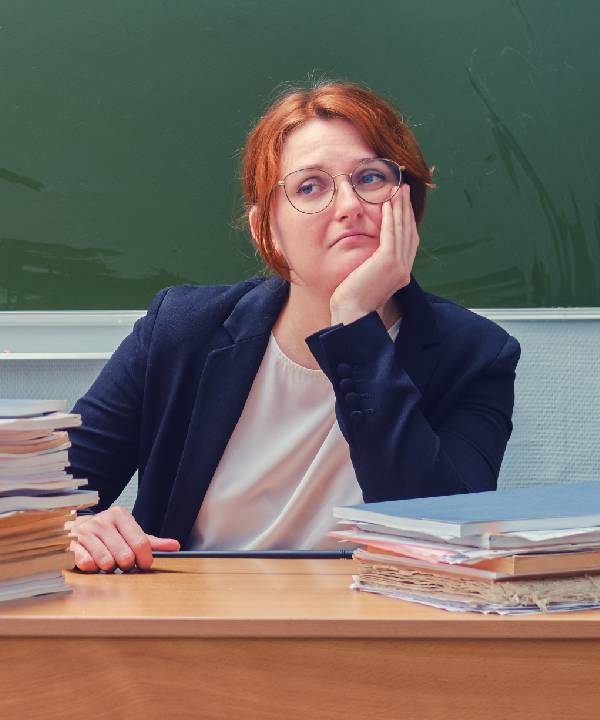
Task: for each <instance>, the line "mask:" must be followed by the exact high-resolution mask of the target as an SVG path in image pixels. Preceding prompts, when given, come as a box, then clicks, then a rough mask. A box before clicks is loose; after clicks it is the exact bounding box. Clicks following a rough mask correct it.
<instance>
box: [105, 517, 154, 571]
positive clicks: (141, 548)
mask: <svg viewBox="0 0 600 720" xmlns="http://www.w3.org/2000/svg"><path fill="white" fill-rule="evenodd" d="M113 519H114V523H115V525H116V527H117V530H118V531H119V533H120V534H121V537H122V538H123V540H124V541H125V542H126V544H127V546H128V547H129V548H130V549H131V551H132V552H133V554H134V559H135V564H136V565H137V566H138V567H139V568H141V569H142V570H147V569H148V568H149V567H151V566H152V547H151V545H150V540H149V539H148V535H146V533H145V532H144V531H143V530H142V528H141V527H140V526H139V525H138V523H137V522H136V521H135V518H134V517H133V516H132V515H131V513H129V512H128V511H127V510H125V509H123V508H115V512H114V517H113Z"/></svg>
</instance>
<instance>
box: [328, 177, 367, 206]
mask: <svg viewBox="0 0 600 720" xmlns="http://www.w3.org/2000/svg"><path fill="white" fill-rule="evenodd" d="M335 185H336V188H335V198H334V203H335V213H336V215H341V216H344V215H348V214H351V213H354V214H356V213H359V212H361V211H362V203H361V201H360V198H359V197H358V195H357V194H356V193H355V192H354V188H353V187H352V183H351V182H350V180H349V179H348V177H339V176H338V177H337V178H336V181H335Z"/></svg>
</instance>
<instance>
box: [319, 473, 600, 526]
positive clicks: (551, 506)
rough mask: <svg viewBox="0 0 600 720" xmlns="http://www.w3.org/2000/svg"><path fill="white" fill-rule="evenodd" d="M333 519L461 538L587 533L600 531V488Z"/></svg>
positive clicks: (373, 508) (484, 496)
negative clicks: (566, 530)
mask: <svg viewBox="0 0 600 720" xmlns="http://www.w3.org/2000/svg"><path fill="white" fill-rule="evenodd" d="M333 514H334V517H336V518H339V519H340V520H351V521H352V522H367V523H376V524H378V525H382V526H385V527H389V528H395V529H397V530H405V531H407V532H419V533H426V534H430V535H446V536H448V537H456V538H462V537H466V536H468V535H479V534H481V533H499V532H513V531H518V530H520V531H526V530H559V529H564V528H579V527H588V526H592V525H600V482H582V483H568V484H551V485H530V486H528V487H523V488H516V489H512V490H498V491H492V492H481V493H467V494H462V495H449V496H441V497H430V498H415V499H412V500H388V501H385V502H377V503H366V504H364V505H352V506H349V507H336V508H334V510H333Z"/></svg>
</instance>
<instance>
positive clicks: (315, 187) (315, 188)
mask: <svg viewBox="0 0 600 720" xmlns="http://www.w3.org/2000/svg"><path fill="white" fill-rule="evenodd" d="M322 189H323V184H322V183H321V182H319V181H318V180H311V181H307V182H303V183H302V184H301V185H300V186H299V188H298V190H296V192H297V193H298V195H314V194H315V193H317V192H319V191H320V190H322Z"/></svg>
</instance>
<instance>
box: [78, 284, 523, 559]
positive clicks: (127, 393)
mask: <svg viewBox="0 0 600 720" xmlns="http://www.w3.org/2000/svg"><path fill="white" fill-rule="evenodd" d="M288 293H289V284H288V283H287V282H285V281H283V280H281V279H279V278H269V279H264V278H253V279H250V280H246V281H244V282H241V283H238V284H236V285H231V286H192V285H183V286H178V287H172V288H167V289H166V290H162V291H161V292H159V293H158V295H156V297H155V298H154V299H153V300H152V302H151V304H150V307H149V309H148V312H147V314H146V315H145V316H144V317H143V318H141V319H140V320H138V321H137V322H136V324H135V326H134V329H133V331H132V333H131V334H130V335H129V336H128V337H127V338H126V339H125V340H124V341H123V342H122V343H121V345H120V346H119V347H118V349H117V350H116V351H115V353H114V354H113V356H112V357H111V359H110V360H109V361H108V363H107V364H106V365H105V367H104V368H103V370H102V372H101V373H100V375H99V377H98V379H97V380H96V381H95V383H94V384H93V385H92V387H91V388H90V390H89V391H88V392H87V393H86V395H85V396H84V397H82V398H81V399H80V400H79V401H78V402H77V404H76V405H75V408H74V411H75V412H78V413H81V416H82V419H83V425H82V427H81V428H77V429H74V430H71V431H70V436H71V442H72V447H71V450H70V461H71V466H72V470H73V472H74V474H75V476H76V477H86V478H88V480H89V486H90V488H95V489H97V490H98V491H99V495H100V503H99V505H98V506H97V507H96V508H95V509H94V510H95V511H96V512H97V511H100V510H104V509H106V508H107V507H109V506H110V505H111V503H112V502H114V500H115V499H116V498H117V497H118V496H119V494H120V493H121V491H122V490H123V488H124V487H125V485H126V484H127V482H128V481H129V480H130V478H131V476H132V475H133V473H134V472H135V471H136V469H137V470H138V480H139V485H138V495H137V500H136V502H135V506H134V509H133V515H134V517H135V518H136V520H137V521H138V522H139V524H140V525H141V526H142V528H143V529H144V530H145V531H146V532H147V533H152V534H154V535H158V536H163V537H173V538H177V539H178V540H179V541H180V542H181V544H182V547H185V544H186V542H187V539H188V536H189V533H190V531H191V529H192V526H193V524H194V522H195V520H196V517H197V515H198V511H199V509H200V505H201V504H202V501H203V498H204V495H205V493H206V490H207V488H208V485H209V483H210V481H211V479H212V477H213V473H214V471H215V469H216V467H217V464H218V462H219V460H220V458H221V456H222V454H223V451H224V450H225V446H226V445H227V442H228V440H229V437H230V436H231V434H232V432H233V430H234V428H235V425H236V423H237V421H238V419H239V417H240V414H241V412H242V409H243V407H244V404H245V402H246V398H247V396H248V393H249V391H250V388H251V386H252V382H253V380H254V378H255V376H256V373H257V371H258V368H259V365H260V362H261V360H262V358H263V355H264V352H265V350H266V347H267V342H268V340H269V336H270V333H271V329H272V327H273V324H274V322H275V320H276V319H277V317H278V315H279V312H280V310H281V308H282V306H283V303H284V302H285V300H286V297H287V295H288ZM396 297H397V299H398V301H399V302H400V305H401V308H402V313H403V320H402V324H401V326H400V332H399V334H398V337H397V338H396V341H395V342H392V340H391V338H390V336H389V335H388V333H387V331H386V329H385V327H384V325H383V323H382V322H381V319H380V318H379V315H378V314H377V313H376V312H372V313H370V314H368V315H366V316H364V317H362V318H360V319H358V320H355V321H354V322H352V323H349V324H348V325H336V326H333V327H328V328H325V329H323V330H321V331H319V332H317V333H315V334H314V335H311V336H310V337H308V338H307V339H306V342H307V344H308V346H309V348H310V350H311V352H312V353H313V355H314V356H315V358H316V360H317V361H318V363H319V366H320V367H321V369H322V370H323V372H324V373H325V374H326V375H327V377H328V378H329V380H330V381H331V383H332V387H333V389H334V391H335V396H336V406H335V409H336V416H337V420H338V423H339V426H340V429H341V431H342V433H343V435H344V437H345V439H346V440H347V442H348V445H349V447H350V457H351V460H352V463H353V465H354V469H355V472H356V477H357V480H358V483H359V484H360V486H361V488H362V491H363V497H364V500H365V502H375V501H378V500H389V499H400V498H413V497H425V496H431V495H451V494H453V493H461V492H477V491H482V490H492V489H495V487H496V481H497V478H498V473H499V471H500V464H501V462H502V457H503V455H504V450H505V448H506V443H507V442H508V439H509V437H510V434H511V430H512V424H511V415H512V409H513V388H514V377H515V367H516V365H517V362H518V359H519V354H520V348H519V345H518V343H517V341H516V340H515V339H514V338H512V337H511V336H510V335H508V334H507V333H506V332H505V331H504V330H503V329H502V328H500V327H498V326H497V325H495V324H494V323H493V322H491V321H489V320H487V319H485V318H483V317H480V316H479V315H476V314H474V313H472V312H470V311H468V310H466V309H464V308H462V307H460V306H458V305H455V304H454V303H451V302H449V301H447V300H444V299H442V298H438V297H435V296H433V295H430V294H428V293H424V292H423V291H422V290H421V289H420V288H419V286H418V284H417V283H416V281H415V280H414V278H413V279H412V280H411V282H410V284H409V285H408V286H407V287H405V288H403V289H402V290H400V291H399V292H398V293H397V294H396ZM268 442H269V439H268V437H265V443H268ZM257 452H260V448H257Z"/></svg>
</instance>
